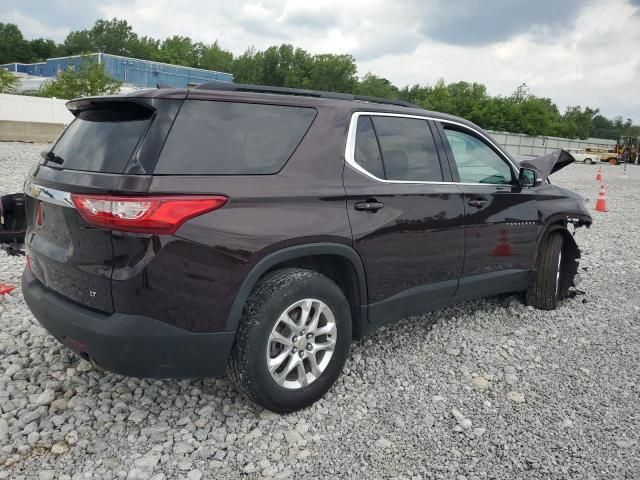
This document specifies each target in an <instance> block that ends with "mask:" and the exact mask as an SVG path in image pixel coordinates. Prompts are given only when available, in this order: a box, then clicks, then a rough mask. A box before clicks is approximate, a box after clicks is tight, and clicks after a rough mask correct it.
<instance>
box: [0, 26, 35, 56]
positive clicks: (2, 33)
mask: <svg viewBox="0 0 640 480" xmlns="http://www.w3.org/2000/svg"><path fill="white" fill-rule="evenodd" d="M29 61H31V49H30V48H29V42H27V41H26V40H25V39H24V38H23V36H22V32H21V31H20V29H19V28H18V26H17V25H14V24H13V23H1V22H0V65H1V64H3V63H15V62H18V63H26V62H29Z"/></svg>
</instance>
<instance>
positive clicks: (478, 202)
mask: <svg viewBox="0 0 640 480" xmlns="http://www.w3.org/2000/svg"><path fill="white" fill-rule="evenodd" d="M486 204H487V200H486V199H484V198H475V199H473V200H469V201H468V202H467V205H469V206H470V207H476V208H482V207H484V206H485V205H486Z"/></svg>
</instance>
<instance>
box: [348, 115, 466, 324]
mask: <svg viewBox="0 0 640 480" xmlns="http://www.w3.org/2000/svg"><path fill="white" fill-rule="evenodd" d="M346 163H347V164H346V167H345V171H344V185H345V189H346V193H347V211H348V214H349V220H350V222H351V228H352V232H353V238H354V246H355V248H356V250H357V251H358V253H359V254H360V256H361V257H362V259H363V261H364V265H365V270H366V275H367V285H368V291H369V321H370V322H372V323H379V322H385V321H390V320H393V319H395V318H399V317H402V316H406V315H407V314H412V313H417V312H420V311H423V310H424V309H426V308H428V307H433V306H437V305H438V304H441V303H445V302H446V301H448V300H449V299H450V298H451V297H452V295H453V293H454V292H455V290H456V287H457V285H458V277H459V276H460V273H461V271H462V264H463V257H464V221H463V217H464V207H463V203H462V192H461V191H460V189H459V187H458V186H457V185H454V184H452V183H451V182H450V173H449V171H448V168H447V167H446V162H445V166H444V168H443V164H442V162H441V159H440V158H439V156H438V152H437V148H436V143H435V140H434V137H433V136H432V131H431V126H430V123H429V122H428V121H427V120H425V119H423V118H420V117H411V116H402V115H397V114H382V113H363V112H359V113H356V114H354V115H353V117H352V120H351V127H350V131H349V137H348V140H347V150H346Z"/></svg>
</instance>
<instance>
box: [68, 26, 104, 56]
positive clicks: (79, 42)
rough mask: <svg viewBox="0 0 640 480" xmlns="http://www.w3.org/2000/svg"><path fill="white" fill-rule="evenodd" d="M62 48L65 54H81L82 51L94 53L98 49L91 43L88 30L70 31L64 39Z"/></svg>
mask: <svg viewBox="0 0 640 480" xmlns="http://www.w3.org/2000/svg"><path fill="white" fill-rule="evenodd" d="M63 48H64V49H65V50H66V53H67V55H82V54H84V53H94V52H96V51H97V50H98V49H97V48H96V46H95V44H94V43H93V39H92V38H91V35H90V34H89V31H88V30H79V31H74V32H70V33H69V35H67V38H65V39H64V44H63Z"/></svg>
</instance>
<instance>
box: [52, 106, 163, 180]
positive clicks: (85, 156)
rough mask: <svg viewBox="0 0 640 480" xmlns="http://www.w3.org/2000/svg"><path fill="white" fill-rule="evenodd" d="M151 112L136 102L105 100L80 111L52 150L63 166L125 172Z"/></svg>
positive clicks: (74, 168)
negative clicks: (107, 101) (108, 101)
mask: <svg viewBox="0 0 640 480" xmlns="http://www.w3.org/2000/svg"><path fill="white" fill-rule="evenodd" d="M151 115H152V112H151V111H150V110H147V109H145V108H144V107H141V106H139V105H136V104H132V103H124V102H110V103H106V102H105V103H103V104H100V105H99V106H97V107H95V108H90V109H88V110H84V111H81V112H80V113H79V114H78V116H77V117H76V119H75V120H74V121H73V122H71V124H70V125H69V126H68V127H67V129H66V130H65V132H64V133H63V134H62V136H61V137H60V139H59V140H58V142H57V143H56V144H55V145H54V147H53V149H52V152H53V153H54V154H55V155H56V156H58V157H60V159H61V160H62V163H61V164H60V167H62V168H64V169H68V170H86V171H90V172H105V173H122V172H123V171H124V169H125V167H126V165H127V162H128V161H129V158H130V157H131V154H132V153H133V151H134V150H135V148H136V145H137V144H138V142H139V141H140V138H141V137H142V135H143V134H144V132H145V129H146V128H147V125H148V124H149V122H150V118H151ZM50 165H54V166H57V165H55V164H53V163H50Z"/></svg>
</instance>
